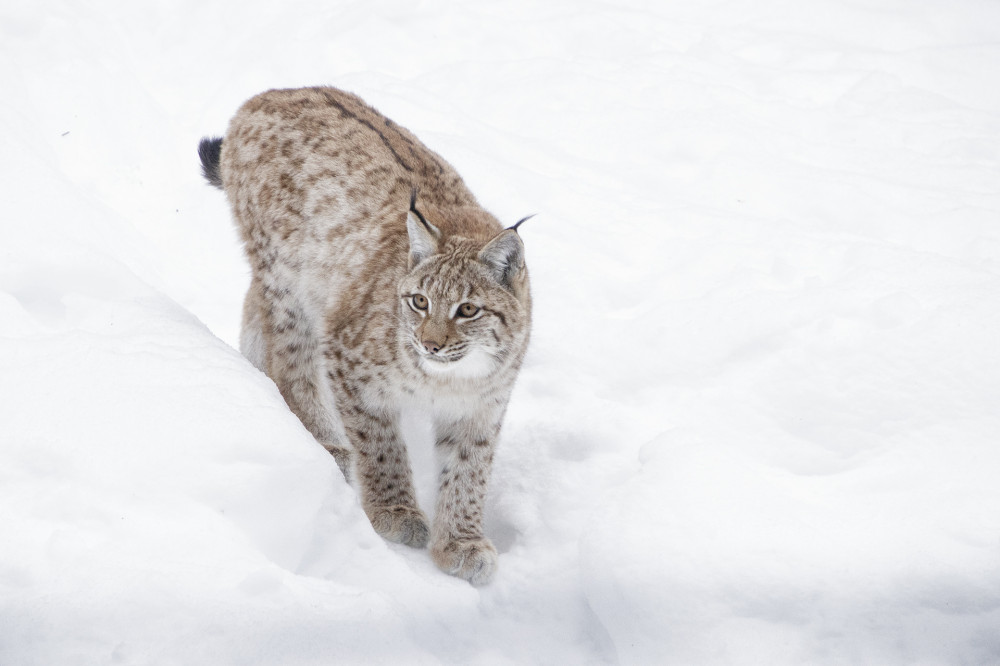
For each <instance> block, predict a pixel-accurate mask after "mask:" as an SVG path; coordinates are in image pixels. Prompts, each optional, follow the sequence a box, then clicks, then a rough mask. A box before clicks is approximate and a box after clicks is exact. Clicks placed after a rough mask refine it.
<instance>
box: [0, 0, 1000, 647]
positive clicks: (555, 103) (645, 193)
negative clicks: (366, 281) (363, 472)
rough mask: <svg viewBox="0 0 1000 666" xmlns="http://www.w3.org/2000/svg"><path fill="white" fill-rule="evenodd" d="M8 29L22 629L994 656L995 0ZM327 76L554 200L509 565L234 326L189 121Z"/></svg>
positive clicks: (1, 643) (495, 198) (260, 12)
mask: <svg viewBox="0 0 1000 666" xmlns="http://www.w3.org/2000/svg"><path fill="white" fill-rule="evenodd" d="M0 35H2V36H0V82H2V84H3V88H4V99H5V103H4V104H3V105H0V120H2V123H3V126H4V128H5V131H4V132H3V133H2V134H0V155H3V157H2V158H0V178H2V180H0V182H2V183H3V185H2V192H3V199H4V215H3V216H2V219H3V222H2V229H3V238H4V241H3V243H2V244H0V368H2V374H0V377H2V379H0V396H2V404H3V409H2V412H0V413H2V424H3V426H2V429H0V529H2V532H3V534H4V540H3V541H4V546H3V548H0V663H2V664H77V663H78V664H103V663H121V664H275V663H280V664H321V663H323V664H325V663H359V662H370V663H396V662H405V663H429V664H435V663H455V664H458V663H462V664H467V663H482V664H494V663H574V664H575V663H579V664H586V663H615V662H619V663H625V664H650V663H698V664H712V663H719V664H733V663H739V664H763V663H767V664H779V663H786V664H811V663H815V664H820V663H822V664H854V663H872V664H917V663H920V664H959V663H965V664H986V663H997V662H1000V484H997V482H996V480H997V478H998V477H1000V447H998V438H1000V413H998V409H997V406H998V405H1000V345H998V344H997V342H996V341H997V332H998V330H1000V227H998V224H997V221H998V219H1000V217H998V214H1000V184H998V183H1000V181H998V179H997V175H998V172H1000V171H998V170H1000V149H998V148H997V146H1000V87H998V86H996V85H995V84H996V76H997V74H998V73H1000V7H998V6H997V5H996V4H995V3H990V2H986V1H985V0H957V1H956V2H952V3H948V6H947V7H944V6H943V5H942V4H941V3H932V2H928V1H923V0H918V1H916V2H903V1H902V0H880V1H879V2H872V3H854V2H849V1H848V0H810V1H809V2H800V3H793V2H787V1H782V0H758V1H755V2H750V1H749V0H732V1H729V2H711V3H673V2H660V3H654V2H641V1H639V0H632V1H616V2H598V1H597V0H576V1H574V2H569V1H568V0H561V1H560V0H555V1H553V2H547V3H544V5H543V4H541V3H531V2H526V1H523V0H521V1H517V0H515V2H510V3H503V4H502V5H497V4H492V3H439V2H422V3H403V2H398V1H397V0H382V1H379V2H358V1H345V2H338V3H320V2H315V0H291V1H290V2H287V3H280V5H279V4H268V3H261V2H242V3H231V4H223V3H205V2H194V1H193V0H180V1H178V2H172V3H126V2H112V1H109V0H105V1H95V2H88V3H79V2H69V1H68V0H45V1H43V2H36V3H26V2H25V3H19V2H13V3H5V4H4V5H3V6H2V7H0ZM313 84H333V85H337V86H340V87H343V88H345V89H348V90H352V91H354V92H357V93H359V94H361V95H362V96H363V97H364V98H365V99H366V100H368V101H369V102H370V103H372V104H373V105H375V106H376V107H377V108H379V109H380V110H382V111H383V112H384V113H386V114H387V115H388V116H389V117H391V118H393V119H394V120H396V121H397V122H399V123H400V124H402V125H404V126H406V127H408V128H410V129H411V130H413V131H414V132H415V133H416V134H417V135H418V136H420V137H421V138H423V139H424V141H425V142H426V143H428V144H429V145H430V146H431V147H433V148H435V149H436V150H438V152H440V153H441V154H442V155H444V156H445V157H446V158H447V159H448V160H449V161H451V162H452V163H453V164H454V165H455V166H456V167H457V168H458V170H459V171H460V172H461V173H462V174H463V175H464V176H465V178H466V180H467V182H468V183H469V184H470V186H471V188H472V189H473V191H474V192H476V193H477V195H478V196H479V197H480V199H481V201H482V202H483V203H484V205H486V207H487V208H489V209H490V210H492V211H493V212H495V213H496V214H497V215H498V216H499V217H500V218H501V219H503V220H509V221H510V222H511V223H513V222H514V221H516V220H517V219H520V218H521V217H523V216H525V215H528V214H530V213H537V214H538V215H537V217H536V218H533V219H532V220H530V221H529V222H526V223H525V224H524V225H523V226H522V228H521V231H522V235H523V237H524V239H525V243H526V247H527V251H528V260H529V265H530V267H531V271H532V281H533V293H534V298H535V329H534V335H533V340H532V348H531V351H530V353H529V358H528V361H527V363H526V365H525V368H524V370H523V372H522V375H521V378H520V380H519V383H518V387H517V389H516V391H515V395H514V397H513V399H512V402H511V406H510V410H509V412H508V416H507V420H506V423H505V427H504V432H503V434H502V442H501V448H500V450H499V452H498V455H497V459H496V466H495V469H494V473H493V479H492V485H491V495H490V499H489V504H488V507H487V531H488V533H489V534H490V535H491V536H492V537H493V539H494V541H495V543H496V545H497V547H498V549H499V551H500V571H499V574H498V576H497V579H496V581H495V582H494V583H493V584H492V585H490V586H488V587H486V588H482V589H475V588H472V587H470V586H469V585H468V584H467V583H465V582H463V581H459V580H456V579H453V578H450V577H448V576H446V575H444V574H442V573H440V572H439V571H437V569H436V568H435V567H434V566H433V564H432V563H431V562H430V560H429V557H428V555H427V553H426V552H422V551H413V550H410V549H407V548H405V547H401V546H396V545H393V544H387V543H385V542H384V541H382V540H381V539H380V538H378V537H377V536H376V535H374V533H373V532H372V530H371V528H370V526H369V525H368V523H367V520H366V518H365V516H364V514H363V512H362V511H361V510H360V507H359V505H358V503H357V499H356V497H355V493H354V491H353V490H352V489H351V488H350V487H348V486H347V484H346V483H344V481H343V479H342V477H341V476H340V474H339V472H338V471H337V469H336V466H335V464H334V463H333V461H332V459H331V458H330V457H329V456H328V455H327V454H326V453H325V452H324V451H322V450H321V449H320V448H319V447H318V446H317V445H316V444H315V442H314V441H312V439H311V438H310V436H309V435H308V433H307V432H306V431H305V430H304V428H303V427H302V426H301V425H300V424H299V423H298V421H297V420H296V419H295V418H294V416H292V415H291V414H290V413H289V412H288V410H287V408H285V406H284V403H283V402H282V400H281V397H280V395H279V394H278V392H277V390H276V389H275V387H274V385H273V384H272V383H271V382H270V380H268V379H267V378H266V377H265V376H263V375H262V374H260V373H259V372H257V371H256V370H255V369H254V368H253V367H252V366H251V365H250V364H249V363H248V362H246V361H245V360H244V359H242V357H240V355H239V354H238V352H236V351H235V349H234V347H235V346H236V343H237V340H238V335H239V331H238V325H239V313H240V306H241V299H242V296H243V292H244V290H245V287H246V284H247V275H248V268H247V266H246V264H245V261H244V259H243V257H242V253H241V249H240V247H239V244H238V241H237V238H236V234H235V231H234V229H233V227H232V224H231V222H230V220H229V214H228V210H227V206H226V203H225V201H224V198H223V196H222V195H221V194H220V193H219V192H218V191H217V190H214V189H213V188H210V187H208V186H207V185H205V184H204V182H203V181H202V180H201V177H200V174H199V168H198V162H197V156H196V146H197V141H198V139H199V138H200V137H201V136H203V135H212V134H220V133H222V132H223V130H224V128H225V125H226V123H227V122H228V119H229V117H230V116H231V115H232V114H233V112H234V111H235V110H236V108H237V107H238V106H239V104H240V103H241V102H242V101H243V100H245V99H246V98H248V97H250V96H251V95H253V94H255V93H257V92H259V91H262V90H265V89H267V88H270V87H291V86H297V85H313ZM407 436H408V439H410V440H411V448H412V449H413V453H414V456H415V465H416V466H417V470H418V478H419V480H420V489H419V494H420V496H421V499H422V502H423V504H424V506H425V508H431V506H432V504H431V503H430V501H429V498H430V497H432V495H433V487H432V485H433V476H434V475H433V469H432V468H430V467H429V466H428V462H427V458H429V456H428V455H427V453H428V447H429V442H428V441H427V440H428V437H429V434H428V432H427V429H426V425H425V424H423V423H422V422H421V421H420V419H419V415H409V417H408V420H407Z"/></svg>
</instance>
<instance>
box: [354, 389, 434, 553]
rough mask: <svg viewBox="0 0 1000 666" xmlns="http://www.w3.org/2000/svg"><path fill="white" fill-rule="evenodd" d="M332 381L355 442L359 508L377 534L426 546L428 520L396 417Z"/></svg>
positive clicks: (413, 544)
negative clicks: (415, 491) (372, 405)
mask: <svg viewBox="0 0 1000 666" xmlns="http://www.w3.org/2000/svg"><path fill="white" fill-rule="evenodd" d="M338 379H339V378H337V377H334V380H335V385H337V384H338V383H339V384H341V386H342V388H341V390H339V391H338V392H337V398H338V404H341V405H343V409H342V412H343V415H344V428H345V430H346V431H347V436H348V437H349V438H350V440H351V442H352V443H353V444H354V449H355V451H356V454H357V457H356V459H355V462H354V465H355V472H356V477H357V481H358V486H359V489H360V491H361V505H362V507H363V508H364V510H365V513H366V514H367V515H368V519H369V520H370V521H371V523H372V526H373V527H374V528H375V531H376V532H378V533H379V534H381V535H382V536H383V537H384V538H386V539H388V540H389V541H395V542H397V543H403V544H406V545H407V546H413V547H414V548H423V547H424V546H426V545H427V535H428V532H429V530H428V527H427V516H425V515H424V512H423V511H421V510H420V507H418V506H417V499H416V494H415V493H414V490H413V474H412V472H411V471H410V461H409V458H408V457H407V454H406V447H405V445H404V444H403V441H402V438H401V437H400V435H399V425H398V417H397V416H396V415H395V414H385V413H377V412H375V411H373V410H371V409H369V408H367V407H365V406H364V405H362V404H361V402H360V401H359V400H357V399H356V394H355V393H353V392H352V391H350V390H349V388H348V387H346V386H344V382H343V380H340V381H339V382H338V381H337V380H338Z"/></svg>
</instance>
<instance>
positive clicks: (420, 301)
mask: <svg viewBox="0 0 1000 666" xmlns="http://www.w3.org/2000/svg"><path fill="white" fill-rule="evenodd" d="M410 300H411V301H412V302H413V307H415V308H416V309H418V310H426V309H427V297H426V296H424V295H423V294H414V295H413V298H412V299H410Z"/></svg>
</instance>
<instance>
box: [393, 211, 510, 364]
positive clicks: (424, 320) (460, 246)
mask: <svg viewBox="0 0 1000 666" xmlns="http://www.w3.org/2000/svg"><path fill="white" fill-rule="evenodd" d="M412 217H413V216H412V215H411V218H412ZM415 222H416V224H417V225H419V227H418V228H414V224H413V223H412V222H411V223H408V226H409V227H410V232H411V265H413V267H412V268H411V270H410V272H409V273H408V274H407V275H406V277H405V278H404V279H403V280H402V281H401V282H400V284H399V299H400V315H401V321H402V323H403V326H401V334H402V335H405V336H406V340H407V342H408V346H409V348H410V349H412V351H413V354H414V355H415V358H416V359H417V362H418V365H419V366H420V368H421V369H422V370H423V371H424V372H426V373H428V374H442V373H447V374H450V375H454V376H458V377H483V376H487V375H489V374H491V373H492V372H493V371H495V370H496V369H497V368H499V367H500V366H501V365H503V361H504V360H505V359H506V357H507V356H508V355H509V353H510V351H511V350H512V349H513V348H514V347H516V346H518V345H519V344H520V343H521V342H522V341H521V340H520V339H519V338H518V337H517V332H518V331H523V330H525V329H526V327H525V326H524V325H523V324H522V322H523V320H524V319H525V317H526V314H527V313H526V312H525V308H524V307H523V306H522V304H521V303H520V302H519V300H518V298H517V296H516V295H515V292H514V288H513V287H514V284H513V282H514V281H515V280H516V278H517V277H518V275H516V274H519V273H523V264H521V263H520V262H521V261H522V259H521V257H522V251H521V243H520V239H518V238H517V235H516V232H512V231H504V232H502V233H501V234H499V235H498V236H497V237H496V238H494V239H493V240H492V241H490V243H487V244H486V245H485V246H483V245H482V243H477V242H475V241H472V240H469V239H466V238H461V237H451V238H442V237H441V236H440V232H438V235H437V236H435V234H434V233H433V231H431V230H432V229H436V228H435V227H433V226H432V225H430V224H429V223H427V222H426V220H425V221H424V222H420V221H419V218H417V220H415ZM414 236H416V238H414ZM425 241H427V242H428V243H429V242H430V241H433V243H432V246H430V245H428V246H427V247H424V246H422V245H421V243H422V242H425ZM425 244H426V243H425ZM414 247H416V251H415V252H414ZM425 251H426V252H433V254H425V253H424V252H425ZM512 264H515V265H512ZM512 273H515V275H511V274H512Z"/></svg>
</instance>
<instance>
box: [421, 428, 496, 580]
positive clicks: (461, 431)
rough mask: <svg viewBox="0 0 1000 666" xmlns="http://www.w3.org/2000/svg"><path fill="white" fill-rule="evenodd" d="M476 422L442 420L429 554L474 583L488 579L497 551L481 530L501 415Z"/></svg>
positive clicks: (445, 569)
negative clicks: (484, 423)
mask: <svg viewBox="0 0 1000 666" xmlns="http://www.w3.org/2000/svg"><path fill="white" fill-rule="evenodd" d="M490 421H491V422H490V425H489V426H487V427H485V428H483V427H476V426H475V425H473V424H472V423H471V422H468V421H459V422H438V423H437V424H436V429H437V453H438V455H439V457H440V459H441V461H442V466H441V479H440V487H439V490H438V501H437V511H436V513H435V516H434V528H433V530H432V532H431V557H433V559H434V562H435V563H436V564H437V565H438V567H439V568H440V569H441V570H443V571H445V572H447V573H450V574H452V575H453V576H458V577H459V578H464V579H466V580H468V581H469V582H470V583H472V584H473V585H483V584H485V583H488V582H490V580H491V579H492V578H493V574H494V573H495V572H496V569H497V551H496V548H494V547H493V543H492V542H491V541H490V540H489V539H487V538H486V537H485V536H483V509H484V507H485V505H486V489H487V485H488V483H489V478H490V469H491V468H492V466H493V448H494V443H495V441H496V437H497V434H498V432H499V430H500V423H499V418H497V419H496V420H495V421H493V420H492V419H491V420H490Z"/></svg>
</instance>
